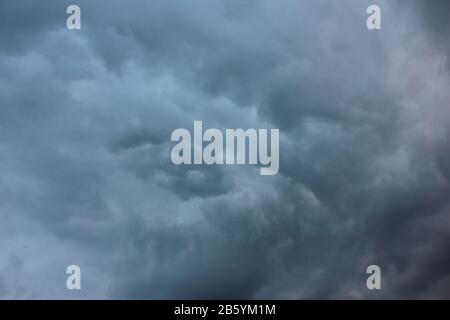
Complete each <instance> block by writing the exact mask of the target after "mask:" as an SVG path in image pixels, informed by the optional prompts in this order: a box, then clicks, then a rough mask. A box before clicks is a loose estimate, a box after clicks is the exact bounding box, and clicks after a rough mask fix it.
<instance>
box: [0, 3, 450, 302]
mask: <svg viewBox="0 0 450 320" xmlns="http://www.w3.org/2000/svg"><path fill="white" fill-rule="evenodd" d="M70 4H78V5H80V7H81V10H82V13H81V14H82V29H81V30H67V29H66V26H65V24H66V17H67V15H66V12H65V11H66V7H67V6H68V5H70ZM370 4H378V5H380V7H381V9H382V30H377V31H370V30H368V29H367V28H366V18H367V14H366V9H367V6H368V5H370ZM449 36H450V1H446V0H433V1H426V0H414V1H406V0H403V1H401V0H398V1H394V0H392V1H388V0H386V1H381V0H371V1H366V0H339V1H338V0H307V1H305V0H282V1H275V0H248V1H244V0H221V1H211V0H189V1H187V0H185V1H180V0H170V1H168V0H153V1H137V0H132V1H119V0H108V1H100V0H96V1H75V0H74V1H59V0H58V1H57V0H54V1H48V0H41V1H37V0H36V1H29V0H0V298H21V299H28V298H39V299H41V298H68V299H70V298H116V299H129V298H151V299H153V298H154V299H161V298H164V299H167V298H181V299H183V298H288V299H297V298H328V299H332V298H369V299H377V298H388V299H391V298H450V148H449V147H450V143H449V142H450V112H449V108H450V103H449V101H450V37H449ZM194 120H202V121H203V123H204V127H216V128H279V129H280V133H281V135H280V157H281V161H280V172H279V174H278V175H275V176H260V175H259V170H258V168H256V167H251V166H220V167H218V166H212V167H207V166H181V167H177V166H175V165H173V164H172V163H171V161H170V150H171V147H172V146H173V143H171V142H170V134H171V132H172V131H173V130H174V129H176V128H180V127H183V128H188V129H191V128H192V126H193V121H194ZM191 130H192V129H191ZM71 264H78V265H80V267H81V269H82V290H81V291H68V290H67V289H66V286H65V281H66V274H65V270H66V267H67V266H68V265H71ZM371 264H377V265H379V266H380V267H381V270H382V290H381V291H379V292H374V291H369V290H367V288H366V277H367V275H366V273H365V272H366V268H367V266H369V265H371Z"/></svg>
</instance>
